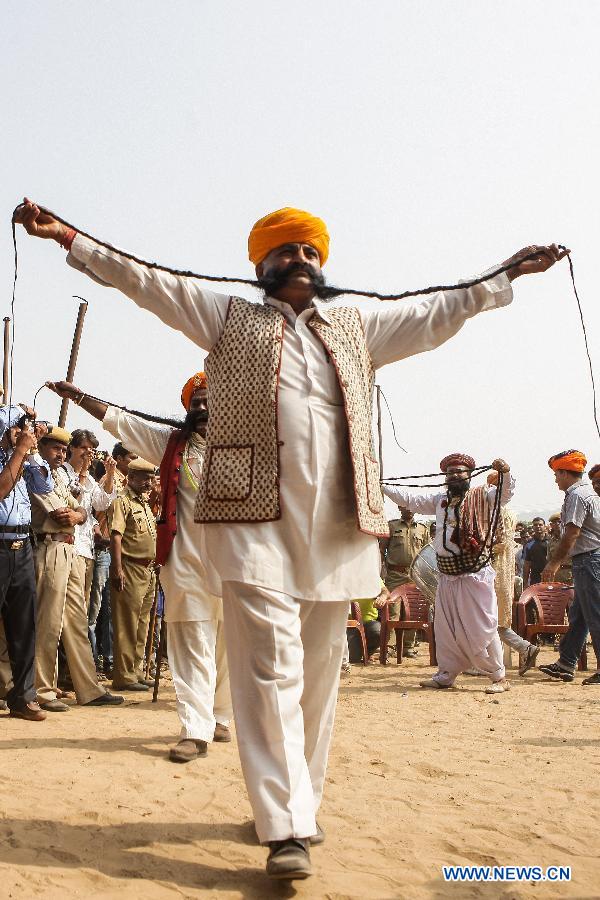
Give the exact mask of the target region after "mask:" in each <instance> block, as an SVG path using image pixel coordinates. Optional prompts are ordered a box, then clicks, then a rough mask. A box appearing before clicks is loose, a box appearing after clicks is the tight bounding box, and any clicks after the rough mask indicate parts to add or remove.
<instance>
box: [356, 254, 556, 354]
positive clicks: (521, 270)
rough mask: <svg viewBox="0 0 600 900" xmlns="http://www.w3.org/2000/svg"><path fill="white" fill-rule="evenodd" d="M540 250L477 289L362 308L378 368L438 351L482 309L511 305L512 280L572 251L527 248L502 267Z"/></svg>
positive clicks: (547, 264)
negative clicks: (437, 348) (532, 257)
mask: <svg viewBox="0 0 600 900" xmlns="http://www.w3.org/2000/svg"><path fill="white" fill-rule="evenodd" d="M536 249H537V250H538V251H539V255H538V257H536V259H533V260H529V261H528V262H526V263H521V264H517V263H515V265H514V266H513V267H512V268H511V269H509V271H508V273H504V274H502V275H497V276H496V277H495V278H491V279H489V280H488V281H483V282H482V283H481V284H477V285H475V286H474V287H470V288H459V289H457V290H454V291H439V292H438V293H436V294H431V295H429V296H426V297H423V299H421V300H417V301H405V300H398V301H392V300H390V301H387V302H383V303H381V304H380V305H379V307H378V308H377V309H374V310H371V309H369V310H361V318H362V320H363V325H364V330H365V337H366V341H367V346H368V348H369V353H370V354H371V358H372V360H373V364H374V366H375V368H376V369H378V368H381V366H385V365H387V364H388V363H391V362H396V361H397V360H399V359H405V358H406V357H408V356H414V355H416V354H417V353H423V352H424V351H426V350H433V349H434V348H435V347H439V346H440V344H443V343H445V341H447V340H448V339H449V338H451V337H453V336H454V335H455V334H457V332H459V331H460V329H461V328H462V327H463V325H464V324H465V322H466V321H467V320H468V319H471V318H473V316H476V315H477V314H478V313H480V312H485V311H486V310H489V309H496V308H498V307H501V306H508V304H509V303H510V302H511V301H512V287H511V281H514V279H515V278H518V277H520V276H521V275H531V274H534V273H535V272H545V271H546V269H549V268H550V267H551V266H553V265H554V263H556V262H558V260H560V259H562V258H563V257H564V256H565V255H566V254H567V253H568V252H569V251H568V250H559V249H558V247H557V246H556V244H552V245H550V246H548V247H544V246H539V247H537V248H536V247H525V248H524V249H523V250H520V251H519V253H516V254H515V255H514V256H512V257H510V259H507V260H506V261H505V262H504V263H502V265H509V264H510V263H511V261H513V260H517V259H520V258H522V257H523V256H528V255H529V254H531V253H533V252H534V251H535V250H536ZM496 268H499V267H498V266H497V267H496Z"/></svg>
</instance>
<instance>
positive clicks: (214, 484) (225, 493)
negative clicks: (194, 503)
mask: <svg viewBox="0 0 600 900" xmlns="http://www.w3.org/2000/svg"><path fill="white" fill-rule="evenodd" d="M253 478H254V444H213V445H212V446H210V447H209V448H208V469H207V474H206V496H207V497H208V499H209V500H223V501H225V500H247V499H248V497H249V496H250V494H251V493H252V481H253Z"/></svg>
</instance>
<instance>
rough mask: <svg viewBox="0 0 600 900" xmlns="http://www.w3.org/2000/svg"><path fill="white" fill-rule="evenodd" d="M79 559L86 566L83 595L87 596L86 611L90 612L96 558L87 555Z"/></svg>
mask: <svg viewBox="0 0 600 900" xmlns="http://www.w3.org/2000/svg"><path fill="white" fill-rule="evenodd" d="M79 559H80V560H81V562H82V563H83V564H84V566H85V571H84V587H83V596H84V598H85V608H86V611H87V612H88V613H89V611H90V594H91V593H92V580H93V578H94V563H95V562H96V560H95V559H88V557H87V556H80V557H79Z"/></svg>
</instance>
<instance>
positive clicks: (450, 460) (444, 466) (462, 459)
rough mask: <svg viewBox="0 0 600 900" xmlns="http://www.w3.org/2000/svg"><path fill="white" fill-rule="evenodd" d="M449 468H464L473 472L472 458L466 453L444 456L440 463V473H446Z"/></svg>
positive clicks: (473, 463) (473, 462) (473, 461)
mask: <svg viewBox="0 0 600 900" xmlns="http://www.w3.org/2000/svg"><path fill="white" fill-rule="evenodd" d="M450 466H465V467H466V468H467V469H470V470H471V471H473V469H474V468H475V460H474V459H473V457H472V456H468V455H467V454H466V453H450V454H449V455H448V456H445V457H444V458H443V460H442V461H441V463H440V472H444V473H445V472H446V471H447V470H448V469H449V468H450Z"/></svg>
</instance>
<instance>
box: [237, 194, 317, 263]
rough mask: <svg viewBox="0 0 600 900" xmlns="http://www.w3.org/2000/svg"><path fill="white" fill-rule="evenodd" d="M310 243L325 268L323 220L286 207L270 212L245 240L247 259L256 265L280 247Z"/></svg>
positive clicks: (259, 221) (260, 220)
mask: <svg viewBox="0 0 600 900" xmlns="http://www.w3.org/2000/svg"><path fill="white" fill-rule="evenodd" d="M298 243H302V244H310V245H311V247H314V248H315V250H316V251H317V252H318V254H319V259H320V260H321V265H322V266H324V265H325V263H326V262H327V257H328V256H329V234H328V231H327V226H326V225H325V222H324V221H323V220H322V219H318V218H317V217H316V216H311V214H310V213H307V212H304V211H303V210H301V209H293V208H292V207H291V206H286V207H284V208H283V209H278V210H277V211H276V212H272V213H269V215H268V216H265V217H264V218H262V219H259V220H258V222H257V223H256V224H255V225H254V227H253V228H252V231H251V232H250V236H249V237H248V257H249V259H250V261H251V262H253V263H254V265H255V266H257V265H258V264H259V263H261V262H262V261H263V259H264V258H265V256H268V255H269V253H270V252H271V250H274V249H275V247H281V245H282V244H298Z"/></svg>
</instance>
